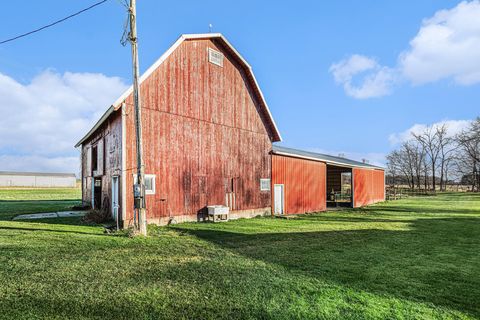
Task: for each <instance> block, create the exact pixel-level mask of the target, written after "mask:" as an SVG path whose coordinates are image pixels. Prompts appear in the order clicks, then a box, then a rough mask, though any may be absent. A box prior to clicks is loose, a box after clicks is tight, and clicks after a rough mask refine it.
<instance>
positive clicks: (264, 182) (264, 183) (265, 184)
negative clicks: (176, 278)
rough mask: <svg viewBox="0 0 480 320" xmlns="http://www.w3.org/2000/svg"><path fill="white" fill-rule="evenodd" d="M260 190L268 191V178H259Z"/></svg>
mask: <svg viewBox="0 0 480 320" xmlns="http://www.w3.org/2000/svg"><path fill="white" fill-rule="evenodd" d="M260 191H270V179H260Z"/></svg>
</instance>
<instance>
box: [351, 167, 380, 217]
mask: <svg viewBox="0 0 480 320" xmlns="http://www.w3.org/2000/svg"><path fill="white" fill-rule="evenodd" d="M384 200H385V172H384V171H383V170H373V169H361V168H354V169H353V206H354V207H355V208H358V207H363V206H366V205H369V204H372V203H375V202H380V201H384Z"/></svg>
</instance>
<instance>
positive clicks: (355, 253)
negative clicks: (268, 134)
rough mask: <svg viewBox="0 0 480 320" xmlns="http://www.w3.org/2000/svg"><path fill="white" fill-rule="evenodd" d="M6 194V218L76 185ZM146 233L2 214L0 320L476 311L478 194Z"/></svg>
mask: <svg viewBox="0 0 480 320" xmlns="http://www.w3.org/2000/svg"><path fill="white" fill-rule="evenodd" d="M24 192H26V193H24ZM54 194H56V195H54ZM7 195H8V194H7ZM1 196H2V199H4V198H5V196H6V194H5V193H3V194H1ZM9 196H10V198H11V200H8V201H11V202H7V203H2V206H3V207H2V208H6V207H7V208H8V210H6V211H7V212H8V214H5V212H3V211H2V215H3V217H4V218H5V217H7V216H8V215H9V214H15V213H17V212H15V210H16V208H17V209H21V210H22V212H34V211H37V210H40V211H41V210H43V208H48V207H49V206H50V207H51V206H57V205H58V206H59V207H61V206H68V205H70V204H73V203H75V202H76V201H78V196H79V194H78V193H76V192H73V191H72V192H67V191H60V190H59V191H58V192H55V193H53V192H50V196H47V195H45V194H42V193H41V192H38V193H37V192H34V193H32V194H29V192H27V191H16V192H14V193H10V195H9ZM19 199H23V200H21V201H25V202H22V203H23V204H22V205H20V204H16V202H15V201H18V200H19ZM34 200H39V204H37V202H36V201H34ZM55 201H58V203H57V202H55ZM2 210H5V209H2ZM149 232H150V237H148V238H146V239H145V238H133V239H132V238H128V237H127V236H125V235H124V234H117V235H106V234H104V233H103V228H101V227H98V226H87V225H82V224H81V222H80V219H70V220H69V219H64V220H56V219H53V220H47V219H46V220H43V221H35V222H27V221H24V222H22V221H5V220H3V221H0V318H6V319H35V318H59V319H80V318H81V319H90V318H102V319H134V318H141V319H145V318H152V319H161V318H176V319H181V318H189V319H258V318H263V319H265V318H274V319H313V318H315V319H318V318H323V319H369V318H370V319H385V318H390V319H392V318H406V319H435V318H438V319H478V318H479V317H480V304H479V303H478V302H479V301H480V276H479V272H478V270H480V254H479V251H478V250H479V248H480V196H479V195H477V194H471V193H460V194H439V195H437V196H434V197H426V198H409V199H403V200H398V201H394V202H387V203H383V204H377V205H374V206H371V207H368V208H365V209H356V210H350V211H341V212H328V213H319V214H312V215H303V216H299V217H297V218H293V219H288V220H286V219H273V218H256V219H248V220H237V221H231V222H228V223H220V224H208V223H189V224H179V225H174V226H170V227H161V228H159V227H152V226H149Z"/></svg>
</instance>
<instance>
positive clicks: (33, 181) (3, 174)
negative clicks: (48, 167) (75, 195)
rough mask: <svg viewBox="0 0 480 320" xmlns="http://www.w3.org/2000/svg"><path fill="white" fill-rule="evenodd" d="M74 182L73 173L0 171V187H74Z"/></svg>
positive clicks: (75, 182) (75, 180)
mask: <svg viewBox="0 0 480 320" xmlns="http://www.w3.org/2000/svg"><path fill="white" fill-rule="evenodd" d="M76 184H77V179H76V177H75V174H73V173H43V172H7V171H0V187H35V188H74V187H76Z"/></svg>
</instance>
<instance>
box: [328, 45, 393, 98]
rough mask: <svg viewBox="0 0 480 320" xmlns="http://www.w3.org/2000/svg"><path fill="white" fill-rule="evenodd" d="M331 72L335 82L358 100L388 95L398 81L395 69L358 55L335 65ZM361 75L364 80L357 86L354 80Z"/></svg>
mask: <svg viewBox="0 0 480 320" xmlns="http://www.w3.org/2000/svg"><path fill="white" fill-rule="evenodd" d="M330 72H331V73H332V74H333V77H334V78H335V82H336V83H338V84H341V85H343V88H344V90H345V93H346V94H347V95H349V96H351V97H354V98H357V99H366V98H373V97H381V96H385V95H388V94H389V93H390V92H391V88H392V86H393V85H394V83H395V79H396V75H395V71H394V70H393V69H390V68H387V67H382V66H380V65H379V64H378V62H377V61H376V60H374V59H373V58H369V57H366V56H362V55H358V54H354V55H352V56H350V57H349V58H348V59H345V60H342V61H340V62H338V63H335V64H333V65H332V66H331V67H330ZM360 75H363V79H362V80H361V83H360V84H359V85H355V84H354V83H353V81H354V78H355V77H356V76H357V77H358V76H360Z"/></svg>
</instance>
